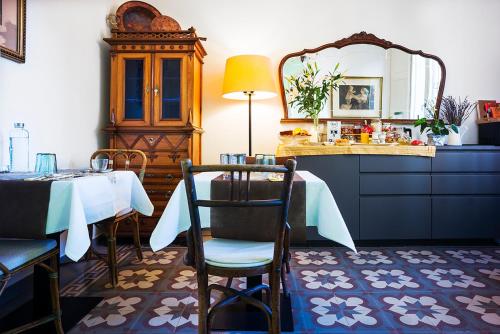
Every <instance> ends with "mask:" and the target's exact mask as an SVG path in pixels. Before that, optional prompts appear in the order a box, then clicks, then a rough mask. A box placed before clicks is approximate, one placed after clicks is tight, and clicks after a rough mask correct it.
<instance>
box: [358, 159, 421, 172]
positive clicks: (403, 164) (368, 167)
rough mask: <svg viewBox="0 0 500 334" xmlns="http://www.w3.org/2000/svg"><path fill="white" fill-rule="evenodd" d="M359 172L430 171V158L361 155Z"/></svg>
mask: <svg viewBox="0 0 500 334" xmlns="http://www.w3.org/2000/svg"><path fill="white" fill-rule="evenodd" d="M359 160H360V164H359V171H360V172H362V173H363V172H383V173H385V172H389V173H390V172H396V173H398V172H407V173H412V172H430V170H431V158H427V157H413V156H390V155H361V156H360V158H359Z"/></svg>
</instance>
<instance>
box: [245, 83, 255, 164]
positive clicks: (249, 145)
mask: <svg viewBox="0 0 500 334" xmlns="http://www.w3.org/2000/svg"><path fill="white" fill-rule="evenodd" d="M243 93H244V94H245V95H248V156H249V157H251V156H252V95H253V93H254V92H253V91H245V92H243Z"/></svg>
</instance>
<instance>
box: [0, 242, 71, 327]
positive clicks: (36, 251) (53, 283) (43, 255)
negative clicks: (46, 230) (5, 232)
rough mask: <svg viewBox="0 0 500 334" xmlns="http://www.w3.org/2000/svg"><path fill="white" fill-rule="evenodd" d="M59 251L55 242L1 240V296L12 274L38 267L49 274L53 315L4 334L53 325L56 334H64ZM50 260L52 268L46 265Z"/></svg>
mask: <svg viewBox="0 0 500 334" xmlns="http://www.w3.org/2000/svg"><path fill="white" fill-rule="evenodd" d="M58 256H59V249H58V246H57V242H56V241H55V240H50V239H47V240H27V239H0V295H1V294H2V292H3V290H4V289H5V287H6V286H7V283H8V281H9V279H10V277H11V276H12V275H14V274H15V273H17V272H20V271H21V270H24V269H27V268H29V267H32V266H39V267H41V268H43V269H45V270H46V271H47V272H48V274H49V281H50V296H51V303H52V313H51V314H49V315H47V316H44V317H42V318H40V319H37V320H33V321H31V322H29V323H27V324H25V325H22V326H19V327H17V328H14V329H11V330H8V331H7V332H5V333H4V334H7V333H8V334H13V333H20V332H24V331H27V330H28V329H31V328H33V327H37V326H40V325H43V324H45V323H48V322H51V321H53V322H54V325H55V330H56V333H58V334H60V333H64V331H63V328H62V323H61V307H60V304H59V277H58V271H57V260H58V259H57V257H58ZM46 260H49V261H50V265H47V264H45V263H44V261H46Z"/></svg>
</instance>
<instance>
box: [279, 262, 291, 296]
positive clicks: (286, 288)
mask: <svg viewBox="0 0 500 334" xmlns="http://www.w3.org/2000/svg"><path fill="white" fill-rule="evenodd" d="M281 285H282V286H283V294H284V295H285V297H287V298H288V297H289V296H290V294H289V292H288V285H287V282H286V272H285V271H284V270H283V268H281Z"/></svg>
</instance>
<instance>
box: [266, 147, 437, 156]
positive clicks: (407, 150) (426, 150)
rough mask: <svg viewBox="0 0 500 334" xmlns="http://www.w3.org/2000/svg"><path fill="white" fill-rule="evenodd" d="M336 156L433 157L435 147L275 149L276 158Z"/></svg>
mask: <svg viewBox="0 0 500 334" xmlns="http://www.w3.org/2000/svg"><path fill="white" fill-rule="evenodd" d="M336 154H379V155H413V156H420V157H435V156H436V146H414V145H380V144H363V145H349V146H340V145H321V144H309V145H283V144H280V145H279V146H278V148H277V149H276V156H278V157H283V156H291V155H293V156H300V155H336Z"/></svg>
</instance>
